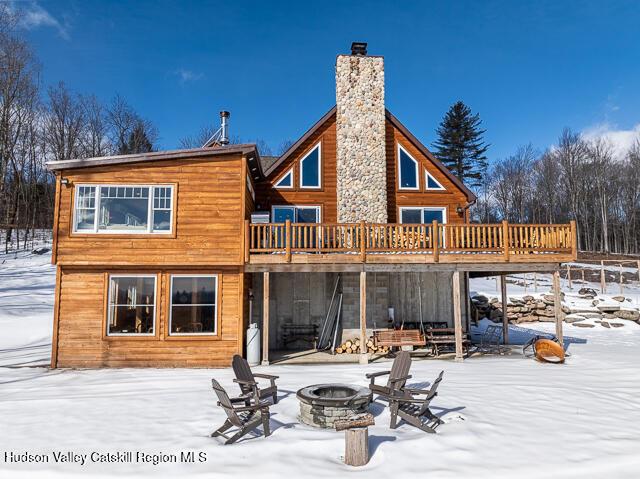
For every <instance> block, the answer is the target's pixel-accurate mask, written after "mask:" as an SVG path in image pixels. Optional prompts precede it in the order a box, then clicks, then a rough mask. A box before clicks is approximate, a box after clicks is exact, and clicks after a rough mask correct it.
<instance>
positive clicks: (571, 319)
mask: <svg viewBox="0 0 640 479" xmlns="http://www.w3.org/2000/svg"><path fill="white" fill-rule="evenodd" d="M585 319H587V318H585V317H584V316H581V315H579V314H568V315H567V316H565V317H564V322H565V323H569V324H571V323H577V322H579V321H584V320H585Z"/></svg>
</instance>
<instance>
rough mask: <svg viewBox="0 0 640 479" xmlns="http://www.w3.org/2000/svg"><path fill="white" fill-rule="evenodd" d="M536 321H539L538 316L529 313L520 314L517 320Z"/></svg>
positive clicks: (518, 321) (521, 321) (519, 321)
mask: <svg viewBox="0 0 640 479" xmlns="http://www.w3.org/2000/svg"><path fill="white" fill-rule="evenodd" d="M536 321H538V317H537V316H532V315H528V316H520V317H519V318H518V320H517V321H516V323H533V322H536Z"/></svg>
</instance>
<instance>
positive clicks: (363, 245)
mask: <svg viewBox="0 0 640 479" xmlns="http://www.w3.org/2000/svg"><path fill="white" fill-rule="evenodd" d="M364 235H365V225H364V220H361V221H360V261H362V262H363V263H364V262H365V260H366V259H367V251H366V245H367V243H366V239H365V236H364Z"/></svg>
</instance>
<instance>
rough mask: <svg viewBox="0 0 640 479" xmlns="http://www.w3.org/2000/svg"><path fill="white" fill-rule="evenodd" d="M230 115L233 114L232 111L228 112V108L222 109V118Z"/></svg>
mask: <svg viewBox="0 0 640 479" xmlns="http://www.w3.org/2000/svg"><path fill="white" fill-rule="evenodd" d="M230 116H231V113H229V112H228V111H226V110H222V111H221V112H220V118H229V117H230Z"/></svg>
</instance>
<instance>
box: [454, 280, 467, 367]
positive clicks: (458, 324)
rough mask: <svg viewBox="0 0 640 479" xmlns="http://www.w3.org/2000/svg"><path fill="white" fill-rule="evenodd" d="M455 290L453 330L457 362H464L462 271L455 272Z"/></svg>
mask: <svg viewBox="0 0 640 479" xmlns="http://www.w3.org/2000/svg"><path fill="white" fill-rule="evenodd" d="M451 281H452V282H453V284H452V290H453V328H454V333H455V337H456V358H455V360H456V361H463V360H464V352H463V350H462V301H461V298H460V271H454V272H453V275H452V280H451Z"/></svg>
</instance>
